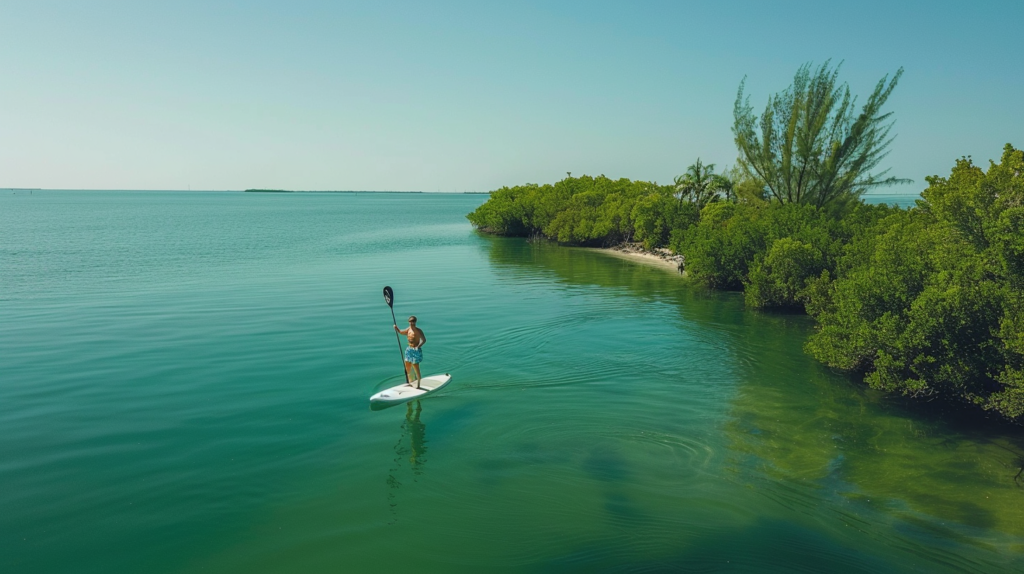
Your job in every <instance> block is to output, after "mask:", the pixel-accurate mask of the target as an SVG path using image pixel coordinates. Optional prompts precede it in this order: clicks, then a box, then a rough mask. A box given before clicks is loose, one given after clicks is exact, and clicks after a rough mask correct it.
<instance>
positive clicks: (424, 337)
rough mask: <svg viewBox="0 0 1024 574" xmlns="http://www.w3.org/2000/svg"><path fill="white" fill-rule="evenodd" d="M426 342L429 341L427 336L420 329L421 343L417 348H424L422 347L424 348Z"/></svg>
mask: <svg viewBox="0 0 1024 574" xmlns="http://www.w3.org/2000/svg"><path fill="white" fill-rule="evenodd" d="M426 342H427V336H426V335H424V334H423V331H420V344H419V345H416V348H417V349H422V348H423V345H424V344H425V343H426Z"/></svg>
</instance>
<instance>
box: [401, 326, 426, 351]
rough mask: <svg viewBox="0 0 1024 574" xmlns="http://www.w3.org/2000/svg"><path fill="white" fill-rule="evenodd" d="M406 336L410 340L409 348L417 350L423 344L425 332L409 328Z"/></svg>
mask: <svg viewBox="0 0 1024 574" xmlns="http://www.w3.org/2000/svg"><path fill="white" fill-rule="evenodd" d="M405 336H406V337H407V338H408V339H409V346H410V347H412V348H414V349H415V348H417V347H419V346H420V344H422V342H423V331H420V330H419V329H418V328H416V327H409V328H408V329H406V330H405Z"/></svg>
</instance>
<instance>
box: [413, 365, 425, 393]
mask: <svg viewBox="0 0 1024 574" xmlns="http://www.w3.org/2000/svg"><path fill="white" fill-rule="evenodd" d="M412 368H413V369H415V370H416V388H417V389H418V388H420V380H422V379H423V376H422V375H420V364H419V363H413V364H412Z"/></svg>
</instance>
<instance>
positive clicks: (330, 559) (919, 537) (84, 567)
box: [0, 191, 1024, 573]
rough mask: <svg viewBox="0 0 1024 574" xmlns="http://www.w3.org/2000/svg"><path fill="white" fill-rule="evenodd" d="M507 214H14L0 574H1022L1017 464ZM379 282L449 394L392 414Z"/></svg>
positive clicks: (20, 203)
mask: <svg viewBox="0 0 1024 574" xmlns="http://www.w3.org/2000/svg"><path fill="white" fill-rule="evenodd" d="M484 199H485V196H479V195H468V196H460V195H395V194H331V195H326V194H287V195H285V194H244V193H181V192H178V193H160V192H55V191H37V192H34V193H33V194H31V195H27V194H25V193H24V192H20V193H18V194H17V195H14V194H5V195H2V196H0V571H3V572H12V573H13V572H18V573H21V572H28V573H36V572H76V573H90V572H97V573H98V572H104V573H106V572H199V571H202V572H238V573H253V572H282V573H284V572H389V573H394V572H467V573H468V572H484V571H487V572H633V571H635V572H678V571H690V572H771V571H778V572H823V571H828V572H1019V571H1021V570H1022V569H1024V489H1022V488H1019V487H1017V486H1016V485H1015V483H1014V480H1013V476H1014V474H1015V473H1016V472H1017V470H1018V468H1019V467H1020V464H1021V461H1020V460H1018V459H1019V457H1020V456H1021V454H1022V453H1024V448H1022V446H1024V437H1021V436H1020V435H1018V434H1013V433H1009V432H1008V431H1003V430H999V429H983V428H977V425H967V424H962V423H960V424H949V423H940V422H938V421H937V420H936V417H935V416H934V415H933V414H928V413H927V412H920V411H919V410H916V409H913V408H909V407H906V406H904V405H902V403H900V402H899V401H895V400H892V399H886V398H885V397H882V396H880V395H877V394H874V393H871V392H867V391H865V390H863V389H862V388H861V387H860V386H859V385H857V384H855V383H854V382H852V381H850V380H849V379H847V378H846V377H844V376H841V375H838V374H834V373H831V372H830V371H828V370H827V369H824V368H822V367H820V366H819V365H817V364H816V363H814V362H813V361H812V360H811V359H810V358H809V357H807V356H806V355H805V354H804V353H803V352H802V351H801V345H802V344H803V341H804V339H805V337H806V335H807V333H808V332H809V329H810V328H811V326H810V324H809V322H808V320H807V318H806V317H803V316H793V315H772V314H763V313H756V312H751V311H747V310H745V309H744V308H743V304H742V299H741V297H740V296H738V295H736V294H728V293H725V294H721V293H718V294H716V293H705V292H702V291H700V290H696V289H692V288H689V287H687V286H686V285H685V284H684V283H683V282H682V281H681V280H680V279H679V278H678V277H677V276H676V275H674V274H672V273H670V272H665V271H663V270H661V269H658V268H652V267H644V266H638V265H635V264H633V263H631V262H628V261H624V260H620V259H616V258H613V257H609V256H606V255H604V254H602V253H596V252H592V251H587V250H576V249H568V248H559V247H556V246H551V245H549V244H545V243H528V242H526V241H523V240H518V239H499V238H490V237H484V236H481V235H478V234H475V233H474V232H473V231H472V230H471V229H470V227H469V225H468V223H467V222H466V220H465V219H464V215H465V214H466V213H467V212H469V211H471V210H472V209H474V208H475V207H476V206H477V205H478V204H479V203H480V202H482V201H483V200H484ZM385 284H390V285H391V286H393V287H394V289H395V293H396V299H397V301H396V311H397V313H398V315H399V318H401V317H403V316H405V315H408V314H411V313H415V314H416V315H417V316H418V317H419V318H420V326H421V327H422V328H423V329H424V331H425V332H426V334H427V336H428V338H429V342H428V344H427V345H426V346H425V348H424V350H425V355H426V359H425V364H424V367H425V368H424V370H425V372H429V373H436V372H445V371H447V372H451V373H453V375H454V380H453V382H452V384H451V385H450V386H449V387H448V388H447V389H446V390H444V391H442V392H441V393H439V394H438V395H437V396H434V397H431V398H428V399H425V400H422V401H420V402H418V403H415V404H411V405H402V406H398V407H395V408H391V409H387V410H382V411H372V410H370V408H369V404H368V402H367V397H369V396H370V395H371V394H372V393H374V392H376V391H377V390H380V389H382V388H385V387H386V386H390V385H393V384H397V383H398V382H399V381H400V380H401V379H402V373H401V366H400V365H401V364H400V362H399V356H398V349H397V346H396V342H395V338H394V333H393V331H392V329H391V316H390V314H389V312H388V309H387V306H386V305H385V304H384V302H383V299H382V297H381V294H380V292H381V288H382V287H383V286H384V285H385Z"/></svg>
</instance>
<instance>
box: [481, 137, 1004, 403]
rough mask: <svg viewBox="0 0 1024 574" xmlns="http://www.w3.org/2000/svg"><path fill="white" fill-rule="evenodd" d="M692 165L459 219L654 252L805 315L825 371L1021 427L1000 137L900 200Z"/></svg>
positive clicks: (519, 198)
mask: <svg viewBox="0 0 1024 574" xmlns="http://www.w3.org/2000/svg"><path fill="white" fill-rule="evenodd" d="M741 159H742V157H741ZM694 167H695V166H691V173H690V174H689V176H690V177H689V178H687V177H686V176H684V177H683V178H678V179H677V182H676V185H675V186H663V185H657V184H655V183H650V182H643V181H630V180H628V179H618V180H612V179H609V178H607V177H605V176H598V177H591V176H582V177H575V178H574V177H567V178H565V179H563V180H562V181H559V182H557V183H555V184H547V185H536V184H527V185H521V186H515V187H503V188H501V189H499V190H496V191H494V192H492V193H491V196H490V199H488V201H487V202H485V203H484V204H482V205H481V206H480V207H479V208H477V209H476V210H475V211H474V212H473V213H470V214H469V215H467V218H468V219H469V220H470V222H471V223H472V224H473V225H474V226H475V227H477V228H478V229H480V230H481V231H484V232H488V233H494V234H499V235H507V236H519V237H530V236H542V237H546V238H548V239H551V240H554V241H557V242H559V243H561V244H565V245H573V246H586V247H609V246H614V245H618V244H621V243H627V242H635V243H640V244H642V245H643V246H644V247H645V248H646V249H656V248H668V249H670V250H671V251H672V252H674V253H677V254H681V255H683V256H684V257H685V261H686V271H687V275H688V277H687V279H686V280H688V281H692V282H694V283H697V284H699V285H703V286H706V287H709V288H712V289H731V290H743V292H744V298H745V301H746V303H747V305H749V306H751V307H753V308H759V309H796V310H803V311H805V312H807V313H808V314H810V315H811V316H812V317H813V318H814V320H815V323H816V327H815V332H814V333H813V334H812V335H811V336H810V338H809V340H808V342H807V344H806V347H805V348H806V351H807V352H808V353H810V354H811V355H812V356H813V357H815V358H816V359H817V360H819V361H821V362H822V363H824V364H826V365H828V366H830V367H835V368H838V369H843V370H846V371H850V372H854V373H859V374H861V375H862V376H863V377H864V380H865V382H866V383H867V384H868V385H870V386H871V387H873V388H877V389H882V390H885V391H889V392H895V393H901V394H904V395H908V396H911V397H916V398H926V399H930V398H935V397H941V398H944V399H949V400H952V401H954V402H958V403H959V404H962V405H964V406H965V407H967V408H971V409H979V408H980V409H983V410H985V411H987V412H990V413H995V414H997V415H998V416H1000V417H1002V418H1005V419H1007V420H1010V421H1013V422H1016V423H1022V422H1024V296H1022V293H1024V289H1022V288H1024V152H1021V151H1020V150H1018V149H1015V148H1014V147H1013V146H1011V145H1009V144H1007V145H1006V147H1005V148H1004V151H1003V154H1002V157H1001V159H1000V162H999V163H991V165H990V166H989V168H988V169H987V170H985V169H982V168H981V167H978V166H976V165H974V164H973V163H972V161H971V160H970V159H967V158H964V159H961V160H958V161H957V162H956V165H955V166H954V168H953V169H952V172H951V173H950V175H949V176H948V177H938V176H934V177H929V178H927V181H928V184H929V186H928V188H927V189H925V190H924V191H923V192H922V194H921V195H922V199H921V200H919V201H918V203H917V205H916V206H915V207H911V208H909V209H900V208H897V207H889V206H885V205H868V204H865V203H863V202H862V201H860V200H859V199H858V193H857V192H856V191H854V192H844V193H843V194H840V196H839V197H840V198H841V199H842V200H841V201H829V202H817V201H814V202H800V201H795V202H784V201H782V200H780V199H779V198H777V197H775V196H773V195H772V194H768V193H764V190H765V188H766V187H767V183H766V182H765V181H764V180H763V179H762V180H756V179H755V180H754V181H751V180H750V177H749V176H750V170H747V171H746V172H743V173H737V174H735V176H734V177H733V179H732V180H726V179H724V178H719V179H718V180H716V179H715V177H718V176H714V174H713V171H714V170H713V166H703V165H702V164H700V163H699V162H698V164H696V167H698V169H697V170H696V171H697V172H696V174H694V173H693V171H694V170H693V168H694ZM707 168H710V170H707ZM701 169H705V171H704V172H701V171H700V170H701ZM744 173H745V174H747V176H748V178H747V179H746V180H744V178H743V175H744ZM694 182H696V184H697V185H696V189H697V191H694V189H695V185H694ZM700 185H704V187H700ZM709 186H716V187H714V189H715V192H713V193H707V190H708V189H709ZM702 190H703V192H702ZM751 190H753V191H751ZM861 191H862V189H861Z"/></svg>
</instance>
